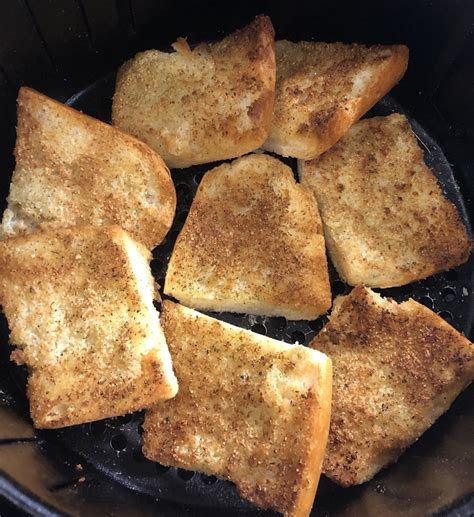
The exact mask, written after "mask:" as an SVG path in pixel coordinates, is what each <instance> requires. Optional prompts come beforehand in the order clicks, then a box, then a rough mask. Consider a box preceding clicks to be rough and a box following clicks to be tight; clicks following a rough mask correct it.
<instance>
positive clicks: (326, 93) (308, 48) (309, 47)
mask: <svg viewBox="0 0 474 517" xmlns="http://www.w3.org/2000/svg"><path fill="white" fill-rule="evenodd" d="M276 61H277V81H276V96H275V108H274V113H273V122H272V125H271V129H270V134H269V136H268V139H267V141H266V142H265V144H264V145H263V148H264V149H266V150H268V151H273V152H275V153H278V154H281V155H283V156H294V157H296V158H301V159H304V160H311V159H312V158H315V157H316V156H318V155H320V154H321V153H323V152H324V151H326V150H327V149H329V148H330V147H331V146H332V145H334V144H335V143H336V142H337V141H338V140H339V139H340V138H341V137H342V135H344V133H345V132H346V131H347V130H348V129H349V127H350V126H351V125H352V124H353V123H354V122H355V121H357V120H358V119H359V118H360V117H361V116H362V115H363V114H364V113H366V112H367V111H368V110H369V109H370V108H371V107H372V106H373V105H374V104H375V103H376V102H377V101H378V100H379V99H380V98H382V97H383V96H384V95H385V94H386V93H387V92H388V91H389V90H390V89H391V88H393V86H394V85H395V84H396V83H397V82H398V81H399V80H400V79H401V78H402V76H403V74H404V73H405V70H406V68H407V65H408V48H407V47H405V46H403V45H393V46H382V45H377V46H372V47H366V46H363V45H355V44H354V45H348V44H344V43H313V42H308V41H301V42H299V43H292V42H290V41H277V42H276Z"/></svg>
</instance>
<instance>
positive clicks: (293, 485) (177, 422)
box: [143, 301, 332, 516]
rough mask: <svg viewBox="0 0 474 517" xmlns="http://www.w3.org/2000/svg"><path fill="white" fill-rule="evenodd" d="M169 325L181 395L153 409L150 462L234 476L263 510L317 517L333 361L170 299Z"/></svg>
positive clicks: (148, 424)
mask: <svg viewBox="0 0 474 517" xmlns="http://www.w3.org/2000/svg"><path fill="white" fill-rule="evenodd" d="M161 322H162V325H163V330H164V332H165V335H166V339H167V342H168V345H169V347H170V352H171V355H172V357H173V365H174V368H175V371H176V376H177V377H178V381H179V384H180V390H179V393H178V395H177V396H176V397H175V398H174V399H173V400H170V401H166V402H163V403H159V404H157V405H156V406H154V407H153V408H151V409H149V410H148V411H147V412H146V416H145V423H144V430H145V432H144V435H143V440H144V441H143V452H144V454H145V456H146V457H147V458H150V459H152V460H155V461H158V462H160V463H161V464H163V465H173V466H177V467H183V468H185V469H190V470H198V471H201V472H204V473H206V474H212V475H216V476H219V477H222V478H225V479H230V480H231V481H233V482H234V483H235V484H236V485H237V488H238V490H239V492H240V494H241V495H242V497H244V498H245V499H248V500H249V501H251V502H252V503H254V504H255V505H257V506H260V507H262V508H273V509H274V510H277V511H279V512H282V513H283V514H285V515H295V516H299V515H301V516H302V515H308V513H309V511H310V509H311V506H312V504H313V499H314V495H315V492H316V488H317V485H318V480H319V475H320V470H321V463H322V460H323V457H324V451H325V448H326V439H327V432H328V427H329V418H330V411H331V386H332V384H331V361H330V360H329V359H328V358H327V356H325V355H324V354H320V353H316V352H315V351H314V350H310V349H309V348H305V347H303V346H299V345H288V344H286V343H282V342H280V341H276V340H274V339H270V338H268V337H265V336H261V335H259V334H254V333H253V332H250V331H248V330H244V329H241V328H238V327H234V326H233V325H229V324H228V323H223V322H221V321H218V320H216V319H214V318H210V317H208V316H205V315H204V314H200V313H199V312H196V311H194V310H192V309H188V308H187V307H184V306H182V305H179V304H176V303H173V302H170V301H165V302H163V306H162V314H161Z"/></svg>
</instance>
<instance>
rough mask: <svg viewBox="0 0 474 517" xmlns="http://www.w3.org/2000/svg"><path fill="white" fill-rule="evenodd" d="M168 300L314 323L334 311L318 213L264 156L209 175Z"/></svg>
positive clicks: (169, 278) (306, 193) (287, 174)
mask: <svg viewBox="0 0 474 517" xmlns="http://www.w3.org/2000/svg"><path fill="white" fill-rule="evenodd" d="M164 291H165V294H168V295H170V296H173V297H174V298H176V299H178V300H179V301H181V302H182V303H184V304H185V305H187V306H189V307H193V308H196V309H201V310H214V311H232V312H240V313H249V314H260V315H266V316H284V317H286V318H289V319H308V320H310V319H314V318H316V317H317V316H319V315H320V314H323V313H325V312H326V311H327V310H328V309H329V307H330V305H331V291H330V284H329V274H328V269H327V260H326V251H325V246H324V237H323V233H322V225H321V220H320V217H319V212H318V207H317V204H316V200H315V199H314V196H313V195H312V193H311V192H310V190H308V189H306V188H305V187H303V186H301V185H299V184H297V183H296V182H295V180H294V177H293V172H292V171H291V169H290V168H289V167H288V166H286V165H284V164H283V163H282V162H280V161H279V160H276V159H275V158H272V157H270V156H267V155H263V154H251V155H247V156H244V157H242V158H240V159H238V160H235V161H233V162H232V163H230V164H224V165H221V166H219V167H216V168H215V169H212V170H211V171H208V172H207V173H206V174H205V175H204V177H203V179H202V181H201V184H200V186H199V189H198V191H197V193H196V196H195V198H194V201H193V204H192V206H191V209H190V211H189V215H188V217H187V219H186V222H185V224H184V227H183V229H182V231H181V233H180V234H179V236H178V238H177V240H176V244H175V247H174V249H173V253H172V255H171V258H170V262H169V264H168V271H167V274H166V280H165V288H164Z"/></svg>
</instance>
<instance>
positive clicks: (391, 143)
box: [299, 113, 472, 287]
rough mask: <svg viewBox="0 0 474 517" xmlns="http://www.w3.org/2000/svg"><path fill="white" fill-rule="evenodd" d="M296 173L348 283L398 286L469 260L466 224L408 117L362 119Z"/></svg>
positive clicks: (332, 257)
mask: <svg viewBox="0 0 474 517" xmlns="http://www.w3.org/2000/svg"><path fill="white" fill-rule="evenodd" d="M299 175H300V180H301V183H302V184H303V185H305V186H307V187H308V188H311V189H312V191H313V192H314V194H315V196H316V198H317V199H318V204H319V208H320V211H321V218H322V221H323V226H324V233H325V237H326V244H327V247H328V251H329V254H330V256H331V260H332V261H333V263H334V265H335V266H336V269H337V271H338V273H339V275H340V276H341V278H343V279H344V280H345V281H346V282H347V283H348V284H349V285H358V284H365V285H367V286H370V287H395V286H400V285H404V284H408V283H410V282H413V281H415V280H419V279H422V278H426V277H428V276H430V275H433V274H435V273H438V272H440V271H444V270H447V269H450V268H452V267H455V266H458V265H460V264H462V263H463V262H465V261H466V260H467V259H468V258H469V254H470V251H471V245H472V244H471V240H470V238H469V235H468V233H467V230H466V228H465V226H464V224H463V223H462V221H461V218H460V216H459V214H458V211H457V209H456V207H455V206H454V205H453V204H452V203H451V202H450V201H449V200H448V199H446V197H445V196H444V194H443V192H442V190H441V188H440V186H439V184H438V182H437V180H436V177H435V176H434V174H433V173H432V171H431V170H430V169H429V168H428V167H427V165H426V164H425V162H424V159H423V153H422V150H421V148H420V146H419V145H418V142H417V139H416V137H415V135H414V133H413V131H412V130H411V127H410V123H409V122H408V120H407V119H406V117H404V116H403V115H400V114H398V113H394V114H392V115H390V116H388V117H374V118H371V119H365V120H361V121H359V122H358V123H357V124H355V125H354V126H353V127H352V128H351V129H350V130H349V131H348V133H347V134H346V135H345V136H344V137H343V138H342V139H341V140H340V141H339V142H338V143H337V144H336V145H335V146H334V147H333V148H332V149H330V150H328V151H326V152H325V153H324V154H323V155H321V156H320V157H318V158H315V159H314V160H312V161H309V162H300V164H299Z"/></svg>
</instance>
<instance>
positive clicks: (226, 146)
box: [112, 16, 276, 168]
mask: <svg viewBox="0 0 474 517" xmlns="http://www.w3.org/2000/svg"><path fill="white" fill-rule="evenodd" d="M274 45H275V44H274V32H273V26H272V23H271V21H270V19H269V18H268V17H266V16H258V17H257V18H256V19H255V20H254V21H253V22H251V23H250V24H249V25H247V26H246V27H244V28H243V29H241V30H238V31H236V32H234V33H233V34H231V35H230V36H227V37H226V38H224V39H223V40H222V41H219V42H217V43H213V44H205V43H202V44H200V45H198V46H197V47H195V48H194V49H191V48H190V47H189V45H188V44H187V43H186V41H185V40H184V39H182V38H178V41H177V42H176V43H175V44H174V45H173V47H174V48H175V50H176V52H173V53H166V52H160V51H158V50H148V51H146V52H142V53H140V54H137V55H136V56H135V57H134V58H133V59H132V60H131V61H129V62H127V63H126V64H125V65H124V66H123V67H122V68H121V70H120V72H119V74H118V77H117V85H116V90H115V95H114V99H113V106H112V121H113V124H114V125H116V126H118V127H120V128H122V129H123V130H124V131H127V132H128V133H130V134H132V135H134V136H136V137H137V138H139V139H140V140H143V141H144V142H146V143H147V144H148V145H149V146H150V147H152V148H153V149H155V151H157V152H158V153H160V155H161V156H162V157H163V159H164V160H165V162H166V163H167V165H168V166H169V167H178V168H182V167H189V166H191V165H195V164H198V163H207V162H213V161H216V160H225V159H228V158H235V157H237V156H241V155H242V154H245V153H248V152H249V151H253V150H254V149H257V148H258V147H260V146H261V145H262V144H263V142H264V141H265V139H266V138H267V135H268V131H269V129H270V123H271V118H272V110H273V101H274V95H275V74H276V72H275V68H276V67H275V50H274Z"/></svg>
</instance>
